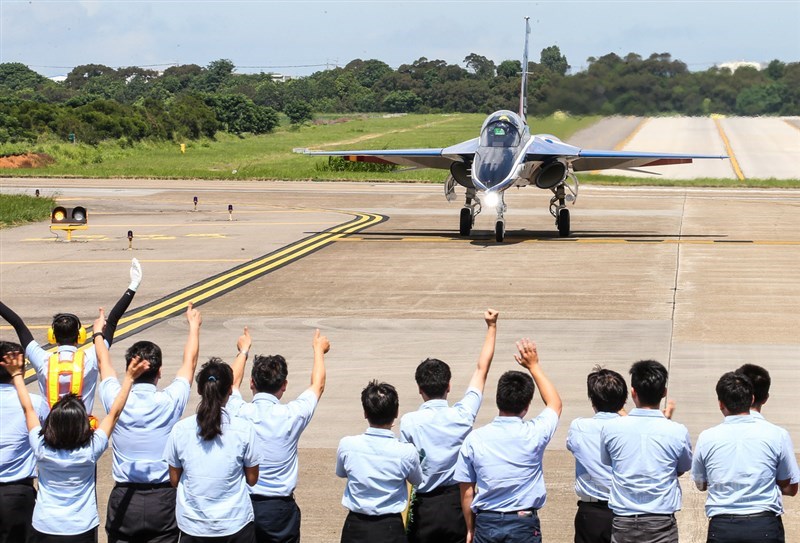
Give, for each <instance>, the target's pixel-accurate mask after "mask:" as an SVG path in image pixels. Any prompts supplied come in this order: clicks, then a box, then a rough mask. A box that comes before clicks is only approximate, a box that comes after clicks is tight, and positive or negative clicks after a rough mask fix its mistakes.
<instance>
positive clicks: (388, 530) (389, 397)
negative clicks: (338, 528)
mask: <svg viewBox="0 0 800 543" xmlns="http://www.w3.org/2000/svg"><path fill="white" fill-rule="evenodd" d="M361 405H362V407H363V408H364V418H366V419H367V421H368V422H369V428H368V429H367V431H366V432H365V433H364V434H362V435H358V436H348V437H345V438H342V440H341V441H340V442H339V449H338V451H337V452H336V475H337V476H339V477H343V478H347V485H346V486H345V489H344V496H342V505H344V506H345V507H346V508H347V509H348V510H349V511H350V512H349V513H348V515H347V518H346V519H345V522H344V527H343V528H342V537H341V542H342V543H373V542H376V541H380V542H381V543H405V542H406V541H407V539H406V534H405V527H404V526H403V518H402V516H401V513H402V512H403V511H404V510H405V508H406V505H407V504H408V490H407V487H406V481H407V482H409V483H411V484H412V485H418V484H420V483H421V482H422V469H421V468H420V464H419V454H418V453H417V450H416V449H415V448H414V446H413V445H411V444H410V443H401V442H400V441H398V439H397V437H396V436H395V435H394V433H393V432H392V425H393V424H394V421H395V419H397V413H398V410H399V408H400V402H399V399H398V397H397V391H396V390H395V388H394V387H393V386H392V385H390V384H388V383H379V382H377V381H370V383H369V384H368V385H367V386H366V388H364V390H363V391H362V392H361Z"/></svg>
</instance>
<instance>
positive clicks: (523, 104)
mask: <svg viewBox="0 0 800 543" xmlns="http://www.w3.org/2000/svg"><path fill="white" fill-rule="evenodd" d="M530 20H531V18H530V17H525V51H524V52H523V54H522V85H521V86H520V90H519V116H520V117H522V119H523V120H524V119H525V116H526V114H527V113H528V37H529V36H530V35H531V23H530Z"/></svg>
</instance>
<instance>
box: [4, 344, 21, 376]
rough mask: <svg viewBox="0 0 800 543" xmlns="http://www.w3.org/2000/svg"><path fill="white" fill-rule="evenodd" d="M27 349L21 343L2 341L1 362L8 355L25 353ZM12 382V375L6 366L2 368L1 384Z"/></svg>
mask: <svg viewBox="0 0 800 543" xmlns="http://www.w3.org/2000/svg"><path fill="white" fill-rule="evenodd" d="M24 352H25V349H23V348H22V345H20V344H19V343H14V342H13V341H0V360H2V359H3V357H4V356H5V355H7V354H8V353H24ZM10 382H11V374H10V373H8V370H7V369H6V368H5V366H0V383H3V384H8V383H10Z"/></svg>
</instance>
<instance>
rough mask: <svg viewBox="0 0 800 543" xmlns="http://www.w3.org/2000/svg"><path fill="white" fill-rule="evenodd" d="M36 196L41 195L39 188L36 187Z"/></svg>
mask: <svg viewBox="0 0 800 543" xmlns="http://www.w3.org/2000/svg"><path fill="white" fill-rule="evenodd" d="M36 197H37V198H38V197H39V189H36Z"/></svg>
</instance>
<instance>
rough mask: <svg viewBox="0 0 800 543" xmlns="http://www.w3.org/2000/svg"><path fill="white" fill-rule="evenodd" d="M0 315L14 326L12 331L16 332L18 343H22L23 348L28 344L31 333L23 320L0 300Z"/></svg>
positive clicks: (31, 338) (31, 336)
mask: <svg viewBox="0 0 800 543" xmlns="http://www.w3.org/2000/svg"><path fill="white" fill-rule="evenodd" d="M0 317H3V319H5V321H6V322H8V324H10V325H11V326H12V327H13V328H14V331H15V332H16V333H17V338H19V344H20V345H22V348H23V349H25V348H26V347H27V346H28V343H30V342H31V341H33V334H31V331H30V330H29V329H28V327H27V326H25V322H23V320H22V318H21V317H20V316H19V315H17V314H16V313H14V312H13V311H12V310H11V308H10V307H8V306H7V305H6V304H4V303H3V302H0Z"/></svg>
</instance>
